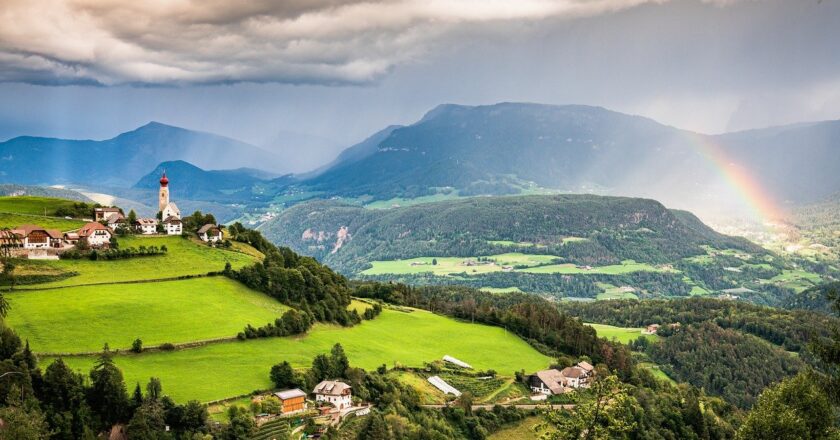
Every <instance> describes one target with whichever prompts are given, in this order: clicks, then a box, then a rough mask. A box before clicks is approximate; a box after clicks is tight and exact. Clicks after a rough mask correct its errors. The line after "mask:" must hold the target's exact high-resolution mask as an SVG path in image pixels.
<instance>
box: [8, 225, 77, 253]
mask: <svg viewBox="0 0 840 440" xmlns="http://www.w3.org/2000/svg"><path fill="white" fill-rule="evenodd" d="M12 233H13V234H14V235H15V236H16V237H17V240H18V243H19V246H20V247H22V248H24V249H48V248H60V247H62V241H63V238H64V236H63V235H62V233H61V231H58V230H55V229H46V228H43V227H41V226H38V225H21V226H19V227H18V228H16V229H13V230H12Z"/></svg>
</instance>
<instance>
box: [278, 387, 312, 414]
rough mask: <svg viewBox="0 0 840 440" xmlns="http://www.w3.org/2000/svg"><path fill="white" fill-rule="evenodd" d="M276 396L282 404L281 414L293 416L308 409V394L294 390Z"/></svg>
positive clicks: (281, 392)
mask: <svg viewBox="0 0 840 440" xmlns="http://www.w3.org/2000/svg"><path fill="white" fill-rule="evenodd" d="M274 395H275V396H276V397H277V398H278V399H280V403H282V405H283V406H282V409H281V412H282V413H283V414H292V413H296V412H300V411H304V410H305V409H306V393H304V392H303V391H302V390H300V389H298V388H295V389H292V390H283V391H280V392H277V393H274Z"/></svg>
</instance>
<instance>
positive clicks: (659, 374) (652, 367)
mask: <svg viewBox="0 0 840 440" xmlns="http://www.w3.org/2000/svg"><path fill="white" fill-rule="evenodd" d="M639 367H640V368H644V369H646V370H648V371H650V372H651V373H652V374H653V377H655V378H657V379H659V380H661V381H663V382H668V383H671V384H675V385H676V383H677V381H675V380H674V379H671V376H668V375H667V374H665V372H664V371H662V370H661V369H660V368H659V365H656V364H654V363H652V362H642V363H640V364H639Z"/></svg>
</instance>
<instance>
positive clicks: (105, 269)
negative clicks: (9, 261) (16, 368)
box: [20, 236, 258, 288]
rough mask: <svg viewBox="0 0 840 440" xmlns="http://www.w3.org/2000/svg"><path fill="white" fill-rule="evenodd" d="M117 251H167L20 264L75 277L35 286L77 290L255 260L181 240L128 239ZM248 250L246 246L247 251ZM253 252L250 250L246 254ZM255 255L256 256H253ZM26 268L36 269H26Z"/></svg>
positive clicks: (233, 252) (170, 275) (250, 256)
mask: <svg viewBox="0 0 840 440" xmlns="http://www.w3.org/2000/svg"><path fill="white" fill-rule="evenodd" d="M119 243H120V247H121V248H127V247H140V246H147V247H148V246H158V247H160V246H162V245H166V247H167V248H168V249H169V252H167V254H166V255H161V256H154V257H142V258H130V259H125V260H112V261H91V260H59V261H26V262H21V263H20V264H21V267H22V270H37V266H42V267H47V268H51V269H53V270H56V269H57V270H60V271H65V272H78V273H79V275H77V276H74V277H70V278H67V279H64V280H61V281H56V282H52V283H46V284H39V285H38V286H37V288H41V287H55V286H77V285H80V284H90V283H107V282H117V281H139V280H153V279H161V278H174V277H179V276H184V275H202V274H206V273H207V272H211V271H216V272H218V271H221V270H223V269H224V268H225V262H227V261H229V262H230V264H231V266H233V268H234V269H237V268H240V267H243V266H246V265H248V264H252V263H253V262H255V261H256V260H257V257H255V256H254V255H249V254H246V253H243V252H237V251H233V250H222V249H216V248H210V247H208V246H206V245H203V244H198V243H196V242H194V241H192V240H187V239H184V238H182V237H176V236H173V237H143V236H132V237H124V238H120V239H119ZM248 248H250V246H249V247H248ZM255 252H256V251H255V250H254V249H252V248H251V249H250V253H251V254H254V253H255ZM257 254H258V253H257ZM26 266H36V267H34V268H29V267H26Z"/></svg>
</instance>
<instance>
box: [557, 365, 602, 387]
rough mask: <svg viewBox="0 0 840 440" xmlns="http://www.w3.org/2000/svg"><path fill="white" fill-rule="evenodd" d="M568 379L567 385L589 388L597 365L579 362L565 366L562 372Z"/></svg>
mask: <svg viewBox="0 0 840 440" xmlns="http://www.w3.org/2000/svg"><path fill="white" fill-rule="evenodd" d="M560 374H562V375H563V377H564V378H565V379H566V382H565V383H566V386H568V387H570V388H587V387H589V382H590V380H591V379H592V376H594V375H595V367H593V366H592V365H591V364H590V363H589V362H578V364H577V365H575V366H573V367H567V368H564V369H563V371H561V372H560Z"/></svg>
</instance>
